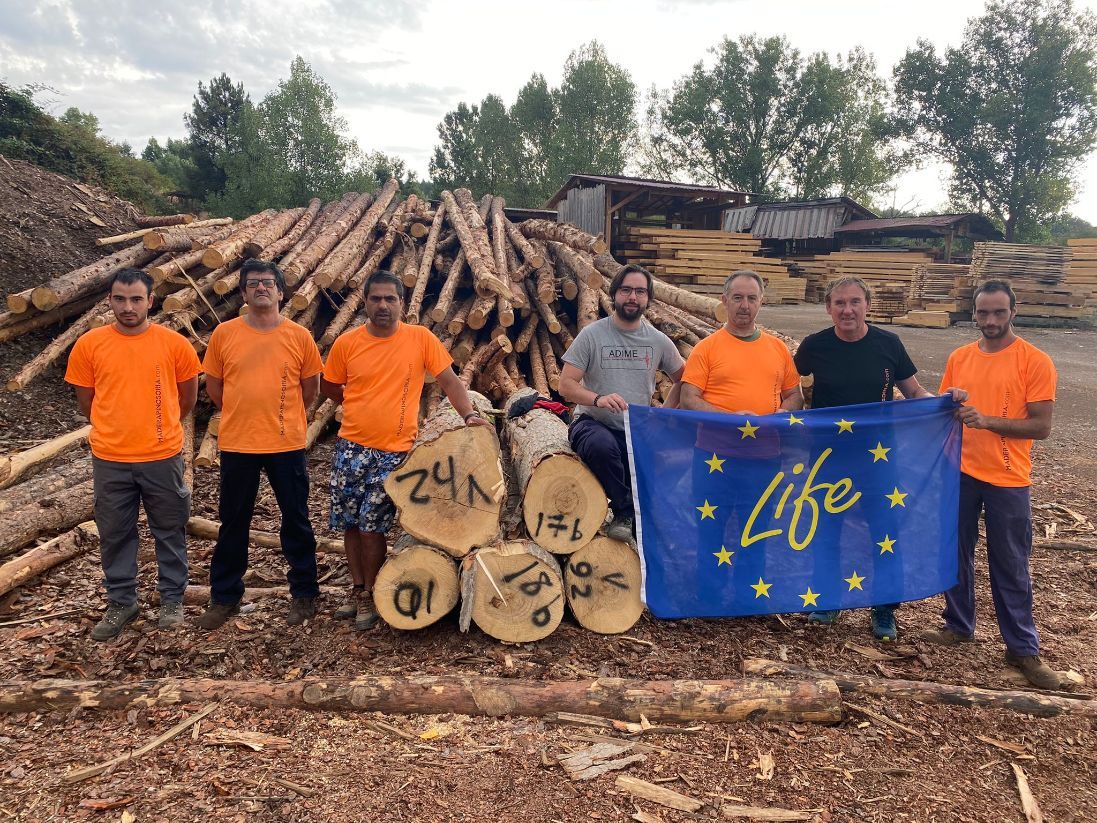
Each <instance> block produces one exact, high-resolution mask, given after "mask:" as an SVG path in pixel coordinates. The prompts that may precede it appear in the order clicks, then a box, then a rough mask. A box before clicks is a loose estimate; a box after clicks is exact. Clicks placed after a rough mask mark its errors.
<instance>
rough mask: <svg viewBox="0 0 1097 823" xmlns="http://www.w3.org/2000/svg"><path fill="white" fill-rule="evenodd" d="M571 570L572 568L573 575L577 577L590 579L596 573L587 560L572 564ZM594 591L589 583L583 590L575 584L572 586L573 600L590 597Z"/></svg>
mask: <svg viewBox="0 0 1097 823" xmlns="http://www.w3.org/2000/svg"><path fill="white" fill-rule="evenodd" d="M570 568H571V573H572V574H574V575H575V576H576V577H590V576H591V575H592V574H593V573H594V568H593V567H592V566H591V565H590V563H588V562H587V561H585V560H584V561H582V562H581V563H572V564H570ZM593 591H594V587H592V586H591V585H590V583H587V584H586V585H584V586H583V588H581V589H580V588H579V586H578V585H576V584H575V583H572V584H571V596H572V597H573V598H575V597H590V595H591V593H592V592H593Z"/></svg>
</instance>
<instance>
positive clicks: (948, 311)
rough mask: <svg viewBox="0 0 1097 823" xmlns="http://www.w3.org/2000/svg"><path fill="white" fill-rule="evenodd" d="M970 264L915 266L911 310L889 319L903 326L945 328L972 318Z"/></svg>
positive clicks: (911, 291)
mask: <svg viewBox="0 0 1097 823" xmlns="http://www.w3.org/2000/svg"><path fill="white" fill-rule="evenodd" d="M974 288H975V286H974V283H973V281H972V279H971V267H970V266H968V265H966V264H961V263H926V264H924V265H919V266H915V267H914V280H913V282H912V283H911V286H910V301H909V304H910V310H909V311H908V312H907V313H906V314H904V315H902V316H900V317H896V318H895V319H894V320H893V321H892V322H894V323H897V324H899V325H902V326H917V327H922V328H934V329H938V328H948V327H949V326H951V325H952V324H953V323H955V322H956V321H958V320H963V319H970V317H971V294H972V292H973V291H974Z"/></svg>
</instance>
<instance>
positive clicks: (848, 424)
mask: <svg viewBox="0 0 1097 823" xmlns="http://www.w3.org/2000/svg"><path fill="white" fill-rule="evenodd" d="M834 425H835V426H837V427H838V434H841V433H842V432H849V433H850V434H853V421H852V420H846V419H845V418H842V419H841V420H835V421H834Z"/></svg>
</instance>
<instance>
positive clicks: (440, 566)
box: [373, 540, 461, 631]
mask: <svg viewBox="0 0 1097 823" xmlns="http://www.w3.org/2000/svg"><path fill="white" fill-rule="evenodd" d="M460 593H461V589H460V585H459V582H458V578H457V562H456V561H455V560H454V559H453V558H452V557H450V556H449V555H448V554H446V553H445V552H443V551H442V550H441V549H438V548H435V547H434V546H426V545H423V544H422V543H416V542H414V541H412V540H407V541H403V542H399V543H398V544H397V545H396V546H395V547H394V548H393V550H392V554H390V555H389V556H388V557H387V558H386V559H385V563H384V565H382V566H381V570H380V571H379V572H378V573H377V582H376V583H374V584H373V602H374V604H375V605H376V607H377V613H378V614H379V615H381V619H382V620H384V621H385V622H386V623H388V624H389V625H390V626H392V627H393V628H394V629H402V630H404V631H412V630H414V629H425V628H426V627H427V626H430V625H432V624H434V623H437V622H438V621H439V620H441V619H442V618H443V617H445V616H446V615H447V614H449V613H450V612H451V611H453V607H454V606H456V605H457V600H458V599H459V598H460Z"/></svg>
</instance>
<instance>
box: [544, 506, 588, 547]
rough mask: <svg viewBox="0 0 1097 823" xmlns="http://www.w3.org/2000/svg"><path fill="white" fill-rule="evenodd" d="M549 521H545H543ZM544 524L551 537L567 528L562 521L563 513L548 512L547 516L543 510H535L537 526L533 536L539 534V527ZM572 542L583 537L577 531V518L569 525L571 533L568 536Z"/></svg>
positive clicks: (556, 535) (557, 535)
mask: <svg viewBox="0 0 1097 823" xmlns="http://www.w3.org/2000/svg"><path fill="white" fill-rule="evenodd" d="M546 520H548V521H549V522H548V523H546V522H545V521H546ZM542 526H544V527H545V528H546V529H548V530H549V531H550V532H552V536H553V537H559V536H560V534H561V533H562V532H565V531H567V530H568V525H567V523H565V522H564V515H562V514H550V515H548V516H547V517H546V516H545V513H544V512H537V528H536V529H535V530H534V532H533V536H534V537H539V536H540V534H541V527H542ZM568 539H569V540H571V542H572V543H574V542H575V541H576V540H582V539H583V533H582V532H581V531H579V518H578V517H576V518H575V522H574V523H573V524H572V526H571V534H570V535H569V537H568Z"/></svg>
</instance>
